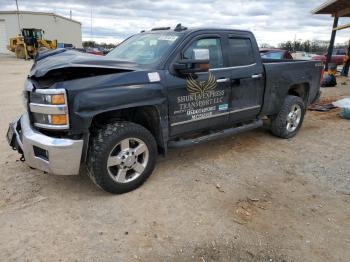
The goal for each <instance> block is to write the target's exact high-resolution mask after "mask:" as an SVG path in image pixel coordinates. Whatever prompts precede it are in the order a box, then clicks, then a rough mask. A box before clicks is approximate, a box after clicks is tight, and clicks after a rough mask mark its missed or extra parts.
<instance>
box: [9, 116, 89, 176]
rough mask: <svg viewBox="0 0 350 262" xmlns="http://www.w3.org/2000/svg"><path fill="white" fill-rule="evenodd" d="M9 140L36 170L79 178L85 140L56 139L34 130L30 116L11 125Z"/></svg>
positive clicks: (20, 118) (21, 118)
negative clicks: (77, 176)
mask: <svg viewBox="0 0 350 262" xmlns="http://www.w3.org/2000/svg"><path fill="white" fill-rule="evenodd" d="M7 140H8V142H9V144H10V146H11V147H12V148H13V149H16V150H17V151H18V152H19V153H20V154H22V158H24V160H25V162H26V163H27V164H28V165H29V166H30V167H33V168H37V169H40V170H42V171H45V172H48V173H51V174H55V175H78V174H79V170H80V163H81V156H82V150H83V144H84V141H83V140H73V139H66V138H55V137H50V136H47V135H44V134H42V133H40V132H39V131H37V130H35V129H33V128H32V126H31V125H30V121H29V117H28V113H25V114H23V115H22V116H21V117H19V118H18V119H16V120H15V121H14V122H12V123H10V126H9V130H8V132H7Z"/></svg>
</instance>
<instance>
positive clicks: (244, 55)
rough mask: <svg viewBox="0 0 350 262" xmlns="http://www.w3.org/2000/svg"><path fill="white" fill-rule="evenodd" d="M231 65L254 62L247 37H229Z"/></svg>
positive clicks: (251, 47)
mask: <svg viewBox="0 0 350 262" xmlns="http://www.w3.org/2000/svg"><path fill="white" fill-rule="evenodd" d="M229 48H230V60H231V63H230V65H231V66H245V65H251V64H253V63H254V62H255V60H254V51H253V46H252V43H251V41H250V39H249V38H229Z"/></svg>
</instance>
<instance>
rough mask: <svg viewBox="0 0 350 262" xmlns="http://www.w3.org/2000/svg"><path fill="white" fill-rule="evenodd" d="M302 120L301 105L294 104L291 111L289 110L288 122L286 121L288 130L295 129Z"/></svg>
mask: <svg viewBox="0 0 350 262" xmlns="http://www.w3.org/2000/svg"><path fill="white" fill-rule="evenodd" d="M300 120H301V107H300V105H297V104H295V105H293V106H292V108H291V111H290V112H289V114H288V116H287V123H286V129H287V131H288V132H293V131H295V130H296V129H297V128H298V126H299V123H300Z"/></svg>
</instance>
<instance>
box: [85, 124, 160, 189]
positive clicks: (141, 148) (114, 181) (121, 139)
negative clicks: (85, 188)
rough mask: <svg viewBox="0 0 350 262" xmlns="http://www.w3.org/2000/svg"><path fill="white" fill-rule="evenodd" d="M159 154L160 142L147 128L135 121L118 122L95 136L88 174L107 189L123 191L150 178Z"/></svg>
mask: <svg viewBox="0 0 350 262" xmlns="http://www.w3.org/2000/svg"><path fill="white" fill-rule="evenodd" d="M156 157H157V144H156V141H155V139H154V137H153V135H152V134H151V133H150V132H149V131H148V130H147V129H146V128H144V127H142V126H140V125H138V124H135V123H131V122H116V123H113V124H108V125H106V126H105V127H104V128H102V129H99V130H97V132H96V134H95V135H94V137H93V138H92V143H91V144H90V148H89V154H88V160H87V166H88V174H89V176H90V178H91V179H92V181H93V182H94V183H95V184H96V185H97V186H99V187H100V188H102V189H103V190H105V191H107V192H110V193H113V194H122V193H126V192H129V191H132V190H134V189H136V188H138V187H139V186H141V185H142V184H143V183H144V182H145V181H146V180H147V178H148V177H149V176H150V175H151V174H152V172H153V169H154V167H155V162H156Z"/></svg>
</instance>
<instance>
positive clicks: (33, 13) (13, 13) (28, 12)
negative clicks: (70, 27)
mask: <svg viewBox="0 0 350 262" xmlns="http://www.w3.org/2000/svg"><path fill="white" fill-rule="evenodd" d="M9 14H10V15H17V14H19V15H25V14H30V15H47V16H53V17H60V18H62V19H65V20H68V21H70V22H73V23H77V24H81V22H79V21H76V20H73V19H70V18H67V17H64V16H61V15H57V14H55V13H47V12H33V11H19V12H17V11H0V15H9Z"/></svg>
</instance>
